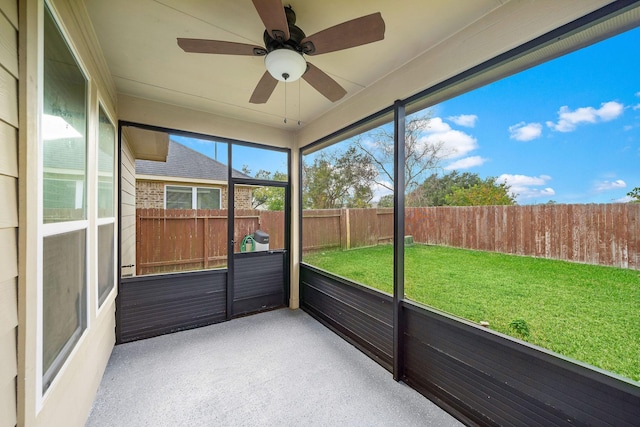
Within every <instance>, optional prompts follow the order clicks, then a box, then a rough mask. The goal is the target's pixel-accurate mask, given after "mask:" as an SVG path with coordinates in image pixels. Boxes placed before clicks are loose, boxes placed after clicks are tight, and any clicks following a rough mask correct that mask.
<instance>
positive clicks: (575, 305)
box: [304, 245, 640, 381]
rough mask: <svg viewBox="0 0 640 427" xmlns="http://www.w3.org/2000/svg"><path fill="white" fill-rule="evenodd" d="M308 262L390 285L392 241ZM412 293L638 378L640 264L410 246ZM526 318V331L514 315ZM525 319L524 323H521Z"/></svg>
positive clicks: (426, 301)
mask: <svg viewBox="0 0 640 427" xmlns="http://www.w3.org/2000/svg"><path fill="white" fill-rule="evenodd" d="M304 262H306V263H309V264H311V265H315V266H317V267H319V268H322V269H324V270H327V271H330V272H332V273H334V274H337V275H340V276H343V277H346V278H348V279H351V280H354V281H356V282H358V283H362V284H364V285H368V286H371V287H374V288H377V289H380V290H382V291H384V292H387V293H392V292H393V248H392V246H390V245H382V246H376V247H371V248H364V249H355V250H350V251H330V252H322V253H316V254H312V255H306V256H305V257H304ZM405 293H406V295H407V298H409V299H411V300H414V301H417V302H421V303H423V304H426V305H429V306H432V307H435V308H438V309H440V310H443V311H445V312H448V313H451V314H453V315H456V316H459V317H463V318H465V319H468V320H471V321H474V322H481V321H487V322H489V325H490V326H489V327H490V328H491V329H493V330H495V331H498V332H502V333H504V334H508V335H511V336H514V337H517V338H522V339H524V340H525V341H528V342H530V343H533V344H536V345H539V346H541V347H545V348H547V349H550V350H552V351H555V352H557V353H560V354H563V355H565V356H568V357H571V358H574V359H577V360H580V361H583V362H586V363H589V364H591V365H594V366H597V367H599V368H602V369H605V370H607V371H611V372H615V373H617V374H619V375H622V376H624V377H627V378H631V379H633V380H635V381H640V271H635V270H626V269H621V268H613V267H602V266H594V265H585V264H575V263H570V262H565V261H555V260H547V259H540V258H531V257H521V256H514V255H505V254H497V253H491V252H481V251H471V250H465V249H456V248H446V247H439V246H426V245H415V246H410V247H407V248H406V251H405ZM517 320H524V321H525V322H526V325H527V327H528V335H526V333H525V334H524V335H523V334H522V333H518V332H517V331H518V330H520V331H522V329H518V328H517V326H518V325H513V326H512V327H510V324H511V323H512V322H513V321H517ZM516 323H519V324H520V325H522V322H516Z"/></svg>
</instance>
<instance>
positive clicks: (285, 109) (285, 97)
mask: <svg viewBox="0 0 640 427" xmlns="http://www.w3.org/2000/svg"><path fill="white" fill-rule="evenodd" d="M284 122H285V124H286V123H287V79H286V78H285V80H284Z"/></svg>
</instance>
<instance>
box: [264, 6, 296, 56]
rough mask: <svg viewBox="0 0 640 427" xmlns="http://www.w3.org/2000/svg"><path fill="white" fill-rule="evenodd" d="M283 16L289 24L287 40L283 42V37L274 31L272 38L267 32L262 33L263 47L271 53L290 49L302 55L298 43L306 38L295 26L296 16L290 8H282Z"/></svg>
mask: <svg viewBox="0 0 640 427" xmlns="http://www.w3.org/2000/svg"><path fill="white" fill-rule="evenodd" d="M284 11H285V14H286V15H287V23H288V24H289V39H288V40H284V35H283V34H282V33H281V32H279V31H277V30H275V31H274V34H273V37H272V35H271V34H269V32H268V31H267V30H265V32H264V36H263V39H264V46H265V47H266V49H267V52H272V51H274V50H277V49H283V48H284V49H291V50H294V51H296V52H298V53H302V52H303V50H302V46H300V42H301V41H302V39H304V38H305V37H306V34H305V33H304V31H302V29H300V27H298V26H296V25H295V23H296V14H295V12H294V11H293V9H291V7H290V6H286V7H285V8H284Z"/></svg>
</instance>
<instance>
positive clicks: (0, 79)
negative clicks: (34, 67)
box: [0, 68, 18, 128]
mask: <svg viewBox="0 0 640 427" xmlns="http://www.w3.org/2000/svg"><path fill="white" fill-rule="evenodd" d="M0 120H3V121H5V122H7V123H9V124H10V125H12V126H14V127H16V128H17V127H18V81H17V80H16V78H15V77H13V76H12V75H11V74H9V72H8V71H7V70H5V69H4V68H0Z"/></svg>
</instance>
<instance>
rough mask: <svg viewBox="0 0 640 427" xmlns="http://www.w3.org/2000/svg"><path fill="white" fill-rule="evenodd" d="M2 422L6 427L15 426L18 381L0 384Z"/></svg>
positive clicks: (0, 416)
mask: <svg viewBox="0 0 640 427" xmlns="http://www.w3.org/2000/svg"><path fill="white" fill-rule="evenodd" d="M0 414H1V415H0V422H1V423H2V424H1V425H2V426H3V427H4V426H7V427H9V426H14V425H16V423H17V419H16V379H15V378H12V379H10V380H7V381H5V382H0Z"/></svg>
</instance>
